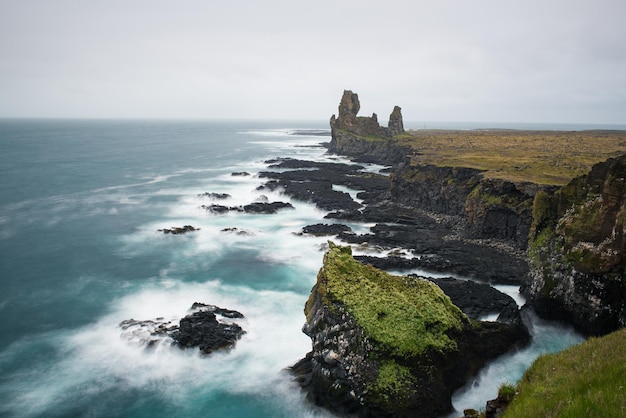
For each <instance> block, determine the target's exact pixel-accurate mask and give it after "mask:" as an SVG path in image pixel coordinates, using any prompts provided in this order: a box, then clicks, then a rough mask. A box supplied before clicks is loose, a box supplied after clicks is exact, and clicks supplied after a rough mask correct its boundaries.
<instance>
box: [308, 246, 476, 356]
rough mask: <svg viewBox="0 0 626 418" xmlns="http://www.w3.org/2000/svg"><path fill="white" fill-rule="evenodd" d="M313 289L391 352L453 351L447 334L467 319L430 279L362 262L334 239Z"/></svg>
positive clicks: (381, 347) (405, 353) (385, 350)
mask: <svg viewBox="0 0 626 418" xmlns="http://www.w3.org/2000/svg"><path fill="white" fill-rule="evenodd" d="M317 291H318V293H319V295H320V296H321V297H322V299H323V300H324V303H325V304H326V305H327V306H331V307H332V306H333V305H334V304H337V303H339V304H341V305H342V306H344V307H345V309H346V310H347V311H348V312H349V313H350V314H351V315H352V316H353V317H354V318H355V320H356V321H357V322H358V323H359V325H361V326H362V327H363V328H364V329H365V331H366V332H367V333H368V335H369V336H370V337H371V338H372V339H373V340H374V341H376V342H378V343H379V345H380V347H379V348H380V349H382V350H383V351H384V352H387V353H389V354H391V355H399V356H413V355H419V354H422V353H424V352H425V351H426V350H434V351H437V352H444V351H447V350H453V349H455V348H456V344H455V342H454V340H453V339H451V338H450V336H449V334H451V333H453V332H455V331H460V330H461V329H462V328H463V325H464V324H466V323H469V321H468V319H467V317H466V316H465V315H464V314H463V313H462V312H461V311H460V310H459V309H458V308H457V307H456V306H455V305H454V304H452V302H451V301H450V298H448V296H446V295H445V294H444V293H443V291H442V290H441V289H440V288H439V287H438V286H437V285H435V284H434V283H432V282H430V281H428V280H425V279H415V278H409V277H401V276H392V275H390V274H388V273H386V272H383V271H381V270H378V269H375V268H374V267H372V266H365V265H363V264H361V263H359V262H358V261H356V260H355V259H354V258H353V257H352V253H351V250H350V247H338V246H336V245H335V244H333V243H330V249H329V251H328V253H327V254H326V256H325V260H324V267H323V268H322V270H320V273H319V275H318V284H317Z"/></svg>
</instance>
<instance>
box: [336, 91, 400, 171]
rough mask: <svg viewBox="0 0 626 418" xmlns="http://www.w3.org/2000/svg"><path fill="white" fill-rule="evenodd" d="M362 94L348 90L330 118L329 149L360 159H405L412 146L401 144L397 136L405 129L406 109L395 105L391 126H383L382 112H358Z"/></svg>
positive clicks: (393, 162) (388, 160) (387, 160)
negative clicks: (406, 146) (407, 146)
mask: <svg viewBox="0 0 626 418" xmlns="http://www.w3.org/2000/svg"><path fill="white" fill-rule="evenodd" d="M360 108H361V104H360V102H359V96H358V95H357V94H355V93H353V92H351V91H350V90H345V91H344V92H343V96H342V98H341V102H340V103H339V113H338V116H337V117H335V115H333V116H332V117H331V118H330V128H331V136H332V139H331V142H330V147H329V152H331V153H335V154H341V155H346V156H349V157H352V158H354V159H355V160H357V161H359V162H367V163H379V164H395V163H399V162H401V161H403V160H404V158H405V155H406V154H407V152H408V150H406V149H403V148H401V147H398V146H397V144H395V143H394V141H393V137H394V136H397V135H400V134H402V133H404V124H403V121H402V112H401V109H400V107H398V106H396V107H394V109H393V111H392V112H391V115H389V123H388V125H387V127H384V126H380V125H379V123H378V116H377V115H376V113H373V114H372V116H369V117H367V116H358V113H359V110H360Z"/></svg>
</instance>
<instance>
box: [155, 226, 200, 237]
mask: <svg viewBox="0 0 626 418" xmlns="http://www.w3.org/2000/svg"><path fill="white" fill-rule="evenodd" d="M199 230H200V228H196V227H193V226H191V225H185V226H173V227H171V228H164V229H159V230H158V231H159V232H163V233H164V234H173V235H178V234H185V233H187V232H193V231H199Z"/></svg>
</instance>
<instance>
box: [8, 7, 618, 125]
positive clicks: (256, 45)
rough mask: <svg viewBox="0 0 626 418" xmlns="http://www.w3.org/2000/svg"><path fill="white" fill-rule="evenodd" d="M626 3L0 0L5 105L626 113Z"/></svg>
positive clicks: (169, 111)
mask: <svg viewBox="0 0 626 418" xmlns="http://www.w3.org/2000/svg"><path fill="white" fill-rule="evenodd" d="M625 16H626V1H624V0H584V1H581V0H550V1H545V0H541V1H536V0H523V1H517V0H515V1H503V0H437V1H434V0H428V1H422V0H406V1H403V0H384V1H370V0H360V1H353V0H336V1H327V0H316V1H306V2H305V1H295V0H285V1H282V0H263V1H262V0H259V1H252V0H249V1H244V0H220V1H218V0H181V1H171V0H125V1H117V0H108V1H84V0H73V1H70V0H55V1H47V0H0V117H81V118H83V117H89V118H93V117H95V118H118V117H121V118H202V119H205V118H272V119H285V118H287V119H318V120H326V119H328V117H329V116H330V114H332V113H335V112H336V110H337V104H338V101H339V99H340V97H341V94H342V92H343V90H344V89H351V90H353V91H355V92H357V93H358V94H359V97H360V99H361V110H362V114H371V113H372V112H376V113H378V115H379V118H380V120H381V121H383V120H386V118H387V116H388V114H389V113H390V112H391V109H392V107H393V105H396V104H397V105H400V106H401V107H402V109H403V114H404V118H405V120H413V121H496V122H498V121H499V122H581V123H618V124H624V123H626V24H624V17H625Z"/></svg>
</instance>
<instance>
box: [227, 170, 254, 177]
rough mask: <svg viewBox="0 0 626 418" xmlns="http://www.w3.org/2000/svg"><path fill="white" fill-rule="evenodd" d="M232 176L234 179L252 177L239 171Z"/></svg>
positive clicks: (245, 172)
mask: <svg viewBox="0 0 626 418" xmlns="http://www.w3.org/2000/svg"><path fill="white" fill-rule="evenodd" d="M230 175H231V176H233V177H247V176H249V175H250V173H248V172H247V171H238V172H234V173H230Z"/></svg>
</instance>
